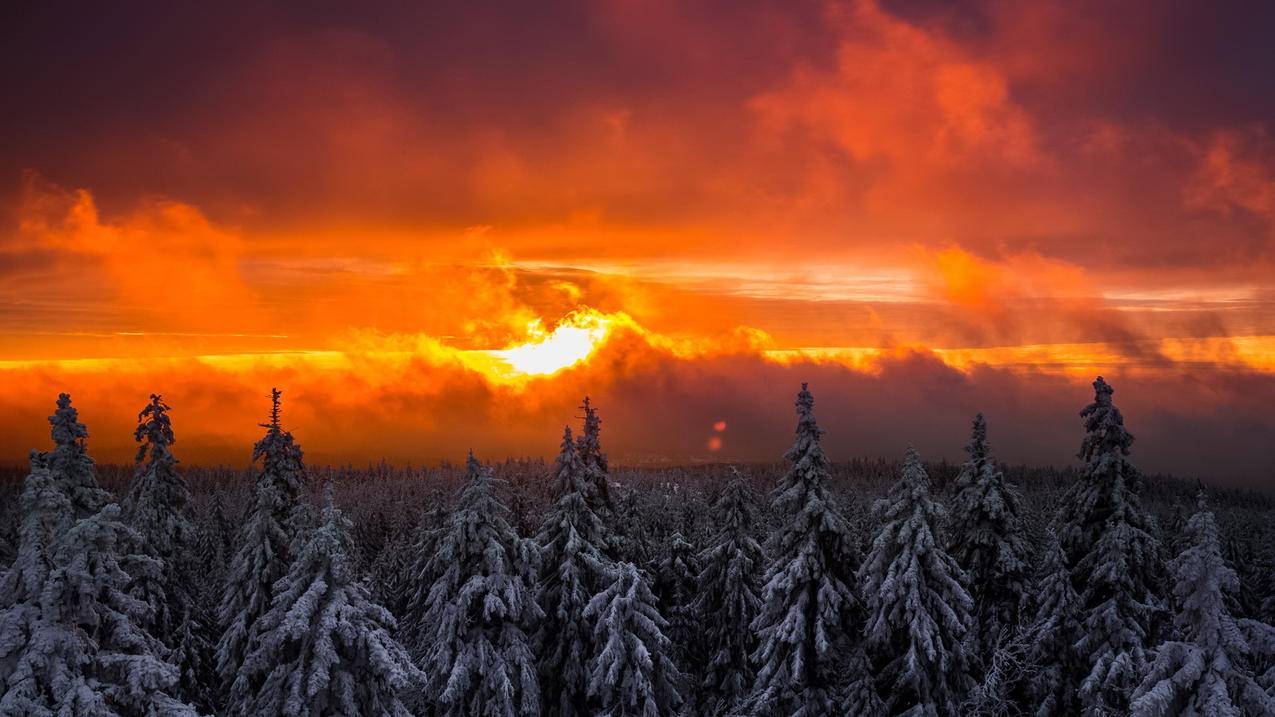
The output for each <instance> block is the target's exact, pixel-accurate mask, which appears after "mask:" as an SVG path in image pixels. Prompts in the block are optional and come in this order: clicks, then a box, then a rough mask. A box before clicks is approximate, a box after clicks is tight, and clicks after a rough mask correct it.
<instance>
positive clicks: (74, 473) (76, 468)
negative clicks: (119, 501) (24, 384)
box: [46, 393, 111, 520]
mask: <svg viewBox="0 0 1275 717" xmlns="http://www.w3.org/2000/svg"><path fill="white" fill-rule="evenodd" d="M49 425H50V426H52V431H51V433H52V435H53V450H52V451H50V452H49V453H48V454H47V456H46V462H47V464H48V467H49V471H50V472H52V474H53V477H54V478H55V479H56V480H57V482H58V485H59V486H60V487H61V489H62V492H63V493H65V494H66V496H67V497H68V498H70V500H71V508H72V511H73V516H74V518H75V519H76V520H79V519H81V518H87V517H89V516H90V515H94V514H96V513H97V512H98V511H99V510H101V509H102V506H104V505H106V504H107V503H109V502H110V499H111V497H110V494H108V493H107V492H106V491H104V490H102V488H101V487H99V486H98V484H97V466H96V464H94V462H93V459H92V458H91V457H90V456H89V452H88V444H87V441H88V437H89V431H88V428H87V427H86V426H85V425H84V424H83V423H80V416H79V412H78V411H76V409H75V407H74V406H72V405H71V396H70V394H66V393H63V394H59V395H58V404H57V410H56V411H54V412H53V415H52V416H49Z"/></svg>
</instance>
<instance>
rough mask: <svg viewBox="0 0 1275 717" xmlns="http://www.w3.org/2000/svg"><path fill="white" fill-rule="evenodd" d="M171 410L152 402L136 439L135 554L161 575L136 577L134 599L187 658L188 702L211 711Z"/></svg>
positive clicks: (127, 512) (211, 684)
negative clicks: (153, 562) (151, 562)
mask: <svg viewBox="0 0 1275 717" xmlns="http://www.w3.org/2000/svg"><path fill="white" fill-rule="evenodd" d="M168 410H169V406H168V404H166V403H164V401H163V399H162V398H161V397H160V396H159V395H158V394H151V400H150V403H149V404H147V406H146V407H145V408H143V409H142V411H141V413H139V414H138V417H137V420H138V426H137V430H136V431H135V432H134V436H133V437H134V439H135V440H137V441H138V443H140V444H141V445H140V446H138V449H137V456H136V458H135V459H134V460H135V462H136V468H135V470H134V472H133V479H132V481H131V482H130V483H129V487H128V495H127V496H126V497H125V499H124V519H125V521H126V522H127V523H128V524H129V526H130V527H131V528H132V529H133V531H134V532H135V533H136V535H137V537H138V538H139V539H140V542H139V543H138V545H137V546H136V547H135V548H134V550H135V551H136V552H137V553H139V554H142V555H145V556H147V557H150V558H154V559H156V560H159V561H160V563H161V568H160V570H159V571H158V572H155V571H151V570H142V571H135V574H133V575H132V578H133V581H132V583H131V584H130V585H129V592H130V594H132V595H133V596H134V597H137V598H139V599H141V600H143V601H145V602H146V603H147V605H149V606H150V616H151V619H150V622H149V623H148V629H149V630H150V632H151V633H152V634H153V635H155V636H156V637H158V638H159V639H160V641H162V642H163V643H164V645H165V646H166V647H168V648H170V649H172V650H174V651H175V653H176V656H179V657H180V658H181V660H180V661H179V664H180V666H181V676H180V677H181V679H180V680H179V688H180V689H179V691H180V693H181V695H182V697H183V698H184V699H186V700H187V701H188V702H191V703H193V704H196V705H198V706H199V707H201V708H202V709H205V710H212V709H214V707H215V705H214V704H213V694H214V692H215V690H216V672H215V669H213V664H212V649H213V648H212V640H213V637H212V634H211V633H212V630H211V626H212V619H211V617H210V616H209V615H208V614H206V613H205V612H204V610H203V606H202V605H200V604H199V603H198V602H197V601H196V600H195V597H194V595H193V588H194V586H195V584H196V582H197V577H196V575H197V573H198V570H197V569H196V566H195V564H194V561H195V557H194V555H193V549H194V547H195V541H196V537H197V536H196V533H195V528H194V524H193V523H192V521H191V507H190V506H191V499H190V492H189V490H187V488H186V481H185V480H184V479H183V478H182V477H181V476H180V475H178V474H177V470H176V465H177V458H176V457H175V456H173V453H172V451H171V449H170V448H169V446H171V445H172V444H173V443H174V441H175V438H174V436H173V427H172V422H171V421H170V420H169V418H168ZM129 567H130V566H129V565H125V568H126V569H128V568H129Z"/></svg>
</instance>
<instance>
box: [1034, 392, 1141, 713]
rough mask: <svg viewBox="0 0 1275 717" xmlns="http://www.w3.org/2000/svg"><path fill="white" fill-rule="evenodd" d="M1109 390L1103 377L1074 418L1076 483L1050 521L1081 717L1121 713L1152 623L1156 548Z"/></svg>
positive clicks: (1120, 419) (1128, 440)
mask: <svg viewBox="0 0 1275 717" xmlns="http://www.w3.org/2000/svg"><path fill="white" fill-rule="evenodd" d="M1112 393H1114V391H1113V390H1112V388H1111V386H1110V385H1108V384H1107V382H1106V381H1104V380H1103V379H1102V377H1101V376H1099V377H1098V379H1097V380H1096V381H1094V394H1095V395H1094V402H1093V403H1091V404H1089V405H1088V406H1086V407H1085V409H1084V410H1083V411H1081V413H1080V415H1081V416H1082V417H1083V418H1084V419H1085V432H1086V435H1085V439H1084V441H1083V442H1082V444H1081V449H1080V458H1081V459H1083V460H1084V461H1085V466H1084V469H1083V470H1082V472H1081V478H1080V481H1079V482H1078V483H1076V484H1075V485H1074V486H1072V488H1071V489H1070V490H1069V491H1068V493H1067V495H1066V496H1065V497H1064V499H1063V505H1062V507H1061V509H1060V510H1059V513H1058V516H1057V517H1056V518H1055V526H1056V529H1057V530H1058V532H1059V540H1060V541H1061V542H1062V546H1063V551H1064V553H1065V554H1066V555H1067V559H1068V565H1069V567H1070V568H1071V573H1072V580H1073V582H1074V583H1075V585H1076V592H1077V593H1078V594H1079V596H1080V599H1079V609H1080V621H1081V625H1082V630H1081V637H1080V640H1079V641H1078V642H1077V643H1076V649H1077V650H1078V651H1079V654H1078V660H1077V662H1078V664H1079V665H1080V670H1081V672H1082V673H1083V674H1082V675H1081V681H1080V699H1081V707H1082V710H1083V713H1084V714H1087V715H1102V714H1109V713H1124V712H1126V711H1127V710H1128V699H1129V694H1130V693H1132V691H1133V689H1134V688H1135V687H1137V685H1138V683H1139V682H1140V681H1141V679H1142V675H1143V673H1144V672H1145V670H1146V659H1147V649H1148V646H1149V645H1150V644H1153V640H1154V636H1153V635H1152V631H1153V628H1154V627H1155V620H1156V619H1157V616H1158V614H1159V613H1160V611H1161V610H1162V609H1163V608H1162V605H1161V601H1160V599H1159V597H1158V595H1157V593H1158V585H1157V584H1156V576H1157V574H1158V571H1159V562H1160V556H1159V545H1158V542H1157V540H1156V537H1155V534H1154V530H1155V528H1154V525H1153V522H1152V518H1151V517H1150V515H1148V514H1147V513H1146V512H1145V511H1143V509H1142V504H1141V499H1140V498H1139V495H1138V491H1139V488H1140V486H1141V479H1140V477H1139V476H1138V473H1137V470H1136V469H1135V468H1134V467H1133V465H1132V464H1131V463H1130V462H1129V460H1128V458H1127V456H1128V455H1129V446H1130V445H1131V444H1132V443H1133V436H1132V435H1131V434H1130V433H1129V432H1128V431H1127V430H1125V427H1124V418H1123V417H1122V416H1121V414H1120V409H1118V408H1116V406H1115V404H1114V403H1113V402H1112V400H1111V396H1112Z"/></svg>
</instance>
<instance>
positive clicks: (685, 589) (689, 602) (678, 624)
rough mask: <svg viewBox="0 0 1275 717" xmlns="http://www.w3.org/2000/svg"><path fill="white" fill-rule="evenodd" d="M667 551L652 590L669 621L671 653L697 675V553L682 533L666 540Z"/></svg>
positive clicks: (700, 643) (699, 637) (699, 644)
mask: <svg viewBox="0 0 1275 717" xmlns="http://www.w3.org/2000/svg"><path fill="white" fill-rule="evenodd" d="M668 545H669V548H668V555H667V556H665V558H664V560H661V561H660V564H659V567H658V568H657V572H656V580H655V594H656V596H658V598H659V601H660V612H661V613H662V614H663V615H664V617H665V619H666V620H667V621H668V628H667V629H666V630H665V631H664V632H665V635H667V636H668V638H669V641H670V642H672V644H673V652H672V654H673V656H674V659H675V660H676V661H677V664H678V665H679V666H680V667H681V669H682V670H683V671H684V672H686V673H687V674H688V675H689V676H690V677H693V678H698V676H699V673H700V668H701V666H702V663H703V655H704V649H703V647H704V646H703V640H702V630H703V623H702V621H701V620H700V616H699V615H698V614H697V613H696V611H695V594H696V590H697V586H696V579H697V577H698V575H699V571H700V567H699V555H698V554H697V553H696V551H695V546H694V545H691V544H690V543H688V542H686V539H685V538H683V537H682V534H681V533H673V534H672V535H670V536H669V540H668Z"/></svg>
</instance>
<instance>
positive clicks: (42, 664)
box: [0, 503, 196, 717]
mask: <svg viewBox="0 0 1275 717" xmlns="http://www.w3.org/2000/svg"><path fill="white" fill-rule="evenodd" d="M119 516H120V509H119V506H117V505H115V504H113V503H112V504H109V505H106V506H105V507H103V508H102V509H101V510H100V511H98V513H96V514H95V515H92V516H89V517H88V518H84V519H82V520H79V521H77V522H76V523H75V525H74V526H72V527H71V528H70V529H69V530H68V531H67V532H66V534H65V535H64V536H63V537H62V539H61V540H59V542H58V548H57V553H56V557H55V567H54V568H53V570H52V571H51V572H50V573H49V575H48V578H47V580H46V581H45V584H44V587H43V591H42V593H41V596H40V618H39V621H38V622H37V623H36V625H35V629H34V631H33V632H32V634H31V638H30V640H29V641H28V642H27V644H26V645H25V648H24V650H23V651H22V653H21V654H20V656H19V659H18V664H19V671H18V676H19V677H20V679H19V680H18V681H17V684H16V685H13V689H12V690H11V691H10V692H8V693H6V695H5V697H4V698H3V702H2V703H0V704H2V705H3V709H0V713H4V714H31V715H44V714H47V715H53V714H57V715H59V717H61V716H62V715H67V716H71V715H75V716H77V717H78V716H81V715H82V716H84V717H89V716H94V717H96V716H99V715H118V716H119V717H133V716H137V717H140V716H141V715H146V716H147V717H150V716H151V715H157V716H158V715H163V716H165V717H177V716H182V717H185V716H191V717H193V715H195V714H196V713H195V710H194V709H193V708H191V707H190V706H189V705H186V704H184V703H182V702H181V701H180V700H178V699H176V698H174V697H173V696H172V690H173V688H174V687H175V685H176V683H177V681H178V668H177V667H176V666H175V665H172V664H170V663H168V662H166V661H165V659H164V654H165V650H164V647H163V644H162V643H161V642H160V641H159V640H158V639H156V638H155V637H154V636H152V635H150V634H149V633H148V632H146V629H145V627H144V625H145V623H146V622H147V620H148V619H149V608H148V606H147V604H146V603H145V602H143V601H141V600H138V599H136V598H133V597H131V596H130V595H128V593H127V587H128V584H129V580H130V578H129V575H128V574H127V573H125V572H124V569H123V567H121V556H120V554H119V549H120V548H121V547H123V546H126V545H129V544H132V542H133V541H134V540H135V539H136V538H135V536H133V535H130V531H129V528H128V527H127V526H126V525H125V524H124V523H123V521H121V520H120V517H119ZM145 560H147V558H145V557H144V556H132V562H134V563H141V562H144V561H145ZM154 567H155V568H156V569H158V565H156V566H154Z"/></svg>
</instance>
